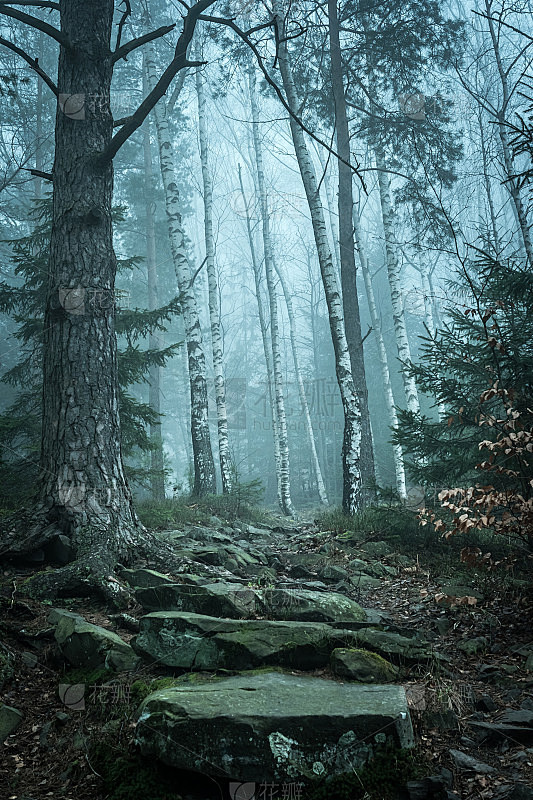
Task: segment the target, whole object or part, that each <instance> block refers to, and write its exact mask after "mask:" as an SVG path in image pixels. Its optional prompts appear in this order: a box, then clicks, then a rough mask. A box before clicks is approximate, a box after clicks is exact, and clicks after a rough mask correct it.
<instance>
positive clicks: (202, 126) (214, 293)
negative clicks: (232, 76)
mask: <svg viewBox="0 0 533 800" xmlns="http://www.w3.org/2000/svg"><path fill="white" fill-rule="evenodd" d="M197 55H198V59H197V60H200V55H201V54H200V53H198V54H197ZM196 93H197V98H198V137H199V142H200V161H201V165H202V183H203V201H204V233H205V255H206V265H207V283H208V291H209V321H210V325H211V345H212V352H213V373H214V379H215V401H216V407H217V427H218V453H219V461H220V475H221V479H222V492H223V493H227V492H230V491H231V485H232V479H231V457H230V447H229V437H228V414H227V410H226V381H225V378H224V363H223V359H224V348H223V342H222V330H221V322H220V303H219V296H218V292H219V287H218V277H217V271H216V264H215V238H214V235H213V183H212V180H211V172H210V169H209V142H208V134H207V120H206V99H205V89H204V79H203V76H202V72H201V70H200V69H197V70H196Z"/></svg>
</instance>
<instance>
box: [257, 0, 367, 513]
mask: <svg viewBox="0 0 533 800" xmlns="http://www.w3.org/2000/svg"><path fill="white" fill-rule="evenodd" d="M272 6H273V11H274V15H275V20H274V24H275V26H276V41H277V42H278V63H279V69H280V73H281V78H282V82H283V87H284V90H285V96H286V99H287V105H288V107H289V108H290V110H291V112H292V113H291V116H290V123H289V124H290V129H291V135H292V140H293V144H294V150H295V153H296V159H297V161H298V167H299V170H300V175H301V177H302V182H303V185H304V189H305V194H306V197H307V203H308V205H309V211H310V214H311V222H312V226H313V234H314V238H315V245H316V249H317V255H318V260H319V264H320V272H321V276H322V283H323V286H324V293H325V296H326V303H327V306H328V314H329V323H330V331H331V337H332V341H333V348H334V351H335V370H336V374H337V381H338V384H339V390H340V394H341V399H342V404H343V410H344V438H343V446H342V465H343V498H342V506H343V509H344V510H345V511H346V512H347V513H348V514H354V513H355V512H356V511H357V510H359V509H360V508H361V470H360V454H361V409H360V405H359V398H358V396H357V394H356V391H355V386H354V382H353V377H352V372H351V363H350V354H349V351H348V343H347V341H346V332H345V329H344V318H343V309H342V299H341V297H340V292H339V286H338V283H337V278H336V274H335V267H334V264H333V258H332V254H331V249H330V246H329V242H328V235H327V228H326V222H325V218H324V210H323V207H322V204H321V201H320V194H319V186H318V181H317V177H316V173H315V170H314V166H313V162H312V159H311V156H310V152H309V148H308V146H307V142H306V140H305V135H304V131H303V129H302V126H301V125H300V124H299V122H298V121H297V119H295V116H296V115H297V113H298V112H299V110H300V107H301V104H300V100H299V97H298V93H297V91H296V85H295V82H294V77H293V73H292V67H291V62H290V56H289V51H288V46H287V37H286V29H285V17H284V14H283V13H282V11H281V9H280V4H279V3H278V2H277V0H275V2H273V4H272Z"/></svg>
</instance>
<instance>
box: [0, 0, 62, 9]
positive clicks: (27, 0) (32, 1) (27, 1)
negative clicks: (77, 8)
mask: <svg viewBox="0 0 533 800" xmlns="http://www.w3.org/2000/svg"><path fill="white" fill-rule="evenodd" d="M4 2H9V4H10V5H12V6H37V8H49V9H50V10H51V11H59V3H52V2H48V0H42V1H41V2H39V0H18V2H15V0H4ZM1 5H4V3H2V4H1Z"/></svg>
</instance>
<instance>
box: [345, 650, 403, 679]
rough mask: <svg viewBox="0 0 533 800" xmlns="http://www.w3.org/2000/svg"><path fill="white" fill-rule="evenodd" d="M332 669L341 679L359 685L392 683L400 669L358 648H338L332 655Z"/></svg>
mask: <svg viewBox="0 0 533 800" xmlns="http://www.w3.org/2000/svg"><path fill="white" fill-rule="evenodd" d="M331 669H332V670H333V672H334V674H335V675H337V676H338V677H339V678H348V679H349V680H352V681H359V683H392V682H393V681H394V680H396V679H397V677H398V668H397V667H395V666H393V665H392V664H391V663H390V662H389V661H386V660H385V659H384V658H382V657H381V656H378V655H377V653H369V652H368V651H367V650H358V649H356V648H346V647H338V648H336V649H335V650H334V651H333V652H332V654H331Z"/></svg>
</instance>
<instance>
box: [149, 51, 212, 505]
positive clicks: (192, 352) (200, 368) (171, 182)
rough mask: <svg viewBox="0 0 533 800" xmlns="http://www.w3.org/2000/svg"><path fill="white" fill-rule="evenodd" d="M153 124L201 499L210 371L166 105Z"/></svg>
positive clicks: (206, 477) (208, 472)
mask: <svg viewBox="0 0 533 800" xmlns="http://www.w3.org/2000/svg"><path fill="white" fill-rule="evenodd" d="M146 71H147V80H148V85H149V86H150V87H153V86H154V85H155V82H156V64H155V56H154V47H153V45H152V44H149V45H148V46H147V48H146ZM154 120H155V127H156V131H157V141H158V148H159V165H160V169H161V179H162V182H163V189H164V193H165V208H166V214H167V222H168V235H169V241H170V250H171V253H172V260H173V263H174V269H175V272H176V279H177V283H178V288H179V292H180V296H181V303H182V311H183V321H184V325H185V339H186V344H187V355H188V366H189V382H190V394H191V439H192V449H193V461H194V485H193V494H195V495H198V496H202V495H205V494H214V493H215V492H216V477H215V465H214V461H213V452H212V449H211V435H210V431H209V413H208V412H209V408H208V394H207V370H206V359H205V353H204V344H203V337H202V329H201V326H200V317H199V314H198V307H197V303H196V297H195V294H194V287H193V282H192V276H191V271H190V267H189V260H188V254H187V246H186V239H185V232H184V229H183V222H182V217H181V200H180V193H179V182H178V178H177V175H176V169H175V164H174V149H173V144H172V136H171V133H170V126H169V123H168V117H167V109H166V106H165V103H164V101H161V102H159V103H157V105H156V106H155V108H154Z"/></svg>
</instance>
